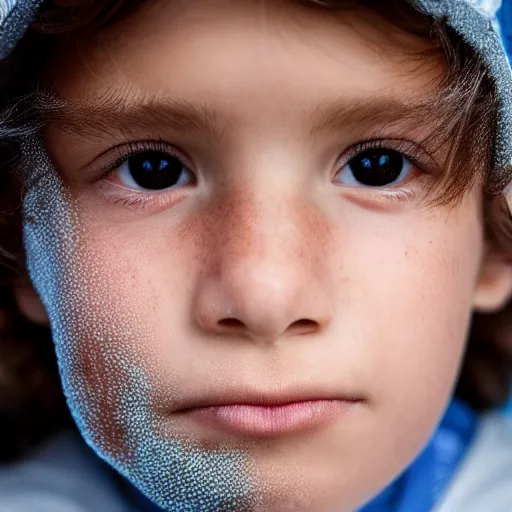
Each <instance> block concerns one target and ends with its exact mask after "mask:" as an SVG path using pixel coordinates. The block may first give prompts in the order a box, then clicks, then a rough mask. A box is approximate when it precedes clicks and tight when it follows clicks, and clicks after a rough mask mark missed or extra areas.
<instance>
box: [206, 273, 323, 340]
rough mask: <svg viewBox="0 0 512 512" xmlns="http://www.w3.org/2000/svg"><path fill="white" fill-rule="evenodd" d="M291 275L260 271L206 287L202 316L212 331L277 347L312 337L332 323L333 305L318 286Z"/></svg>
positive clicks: (228, 277)
mask: <svg viewBox="0 0 512 512" xmlns="http://www.w3.org/2000/svg"><path fill="white" fill-rule="evenodd" d="M304 283H305V281H301V280H300V279H298V276H294V275H292V273H291V272H290V271H286V270H285V269H280V271H279V272H270V271H269V269H267V271H266V272H264V271H263V269H259V271H258V269H255V270H254V272H247V271H246V272H244V273H242V274H241V275H238V276H237V275H236V274H235V273H233V271H231V273H230V274H229V276H224V278H223V279H220V280H218V279H212V280H209V282H208V283H203V286H202V287H201V291H200V293H199V295H198V297H197V302H196V318H197V321H198V323H199V325H200V326H201V328H202V329H203V330H205V331H208V332H210V333H214V334H217V335H224V336H230V337H231V336H237V337H240V338H245V339H249V340H251V341H253V342H258V343H264V344H272V343H275V342H277V341H278V340H279V339H281V338H285V337H291V336H299V335H311V334H315V333H317V332H319V331H320V330H321V329H322V328H323V327H324V326H325V325H326V324H327V323H328V322H329V313H328V307H327V305H328V302H327V301H326V300H325V298H323V297H321V295H322V294H321V293H320V291H319V290H316V291H315V290H314V288H315V285H314V284H313V283H308V284H309V286H306V285H305V284H304Z"/></svg>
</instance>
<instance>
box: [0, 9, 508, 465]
mask: <svg viewBox="0 0 512 512" xmlns="http://www.w3.org/2000/svg"><path fill="white" fill-rule="evenodd" d="M297 1H299V0H297ZM140 2H141V0H47V1H45V2H43V4H42V7H41V9H40V12H39V15H38V17H37V20H36V22H35V23H34V25H33V26H32V28H31V30H29V32H28V33H27V35H26V36H25V38H24V39H23V40H22V41H21V43H20V44H19V45H18V46H17V48H16V49H15V50H14V51H13V52H12V54H11V55H10V56H9V57H8V58H7V59H5V60H4V61H3V62H1V63H0V77H2V78H1V79H0V119H2V118H3V119H4V122H3V123H0V167H1V168H2V171H3V172H1V173H0V204H1V207H0V213H1V215H0V246H1V250H0V261H1V263H2V265H0V460H8V459H12V458H15V457H18V456H20V455H21V454H22V453H23V452H24V451H26V450H27V449H28V448H29V447H31V446H33V445H34V444H35V443H37V442H39V441H41V440H42V439H44V438H45V437H47V436H49V435H50V434H51V433H53V432H55V431H57V430H58V429H60V428H64V427H69V426H71V425H72V421H71V419H70V415H69V412H68V409H67V407H66V404H65V401H64V398H63V394H62V390H61V387H60V382H59V377H58V371H57V365H56V361H55V355H54V348H53V344H52V340H51V336H50V330H49V329H48V328H46V327H42V326H38V325H35V324H34V323H33V322H31V321H30V320H29V319H27V318H25V317H24V316H23V315H22V314H21V312H20V309H19V307H18V305H17V302H16V298H15V295H14V293H13V285H14V284H15V283H16V284H22V283H25V284H26V285H27V286H29V279H28V276H27V273H26V269H25V265H24V261H25V258H24V251H23V242H22V236H21V226H22V219H21V208H20V202H21V197H22V190H23V184H22V183H20V182H19V180H17V179H16V174H15V173H14V172H12V169H13V168H14V166H13V161H15V160H16V158H15V157H16V149H17V148H16V137H17V135H19V134H20V133H23V131H24V130H26V129H27V128H26V127H27V126H28V125H31V126H32V129H37V128H38V127H40V125H39V124H37V123H35V124H34V120H35V118H34V117H33V115H35V114H34V113H35V109H33V108H32V107H31V103H30V101H29V100H28V99H29V98H30V95H29V93H30V92H33V91H35V90H37V89H38V87H39V86H40V84H39V77H40V71H41V66H42V63H43V62H44V57H45V55H47V54H48V52H50V51H51V48H52V44H55V41H58V40H59V38H60V37H63V34H70V33H72V32H75V31H79V32H80V31H87V30H99V29H101V28H102V27H103V26H105V25H106V24H112V23H116V22H119V21H121V20H122V19H123V18H124V17H126V16H129V15H130V14H131V13H132V11H133V10H134V9H136V8H137V6H138V5H139V3H140ZM300 3H301V4H304V6H305V7H308V8H327V9H340V8H347V7H351V6H354V5H357V6H358V7H360V6H363V7H366V8H369V9H373V10H376V11H378V12H379V13H380V14H381V15H382V16H383V17H385V18H386V19H387V20H389V21H391V22H392V23H393V24H395V25H396V26H400V27H402V28H403V27H405V28H406V30H408V31H409V32H411V33H413V34H415V35H418V36H420V37H423V38H425V39H426V40H429V41H431V42H432V43H433V45H432V46H433V49H432V52H431V53H432V54H433V55H434V56H436V57H439V55H441V56H443V57H444V59H445V60H446V63H447V65H448V66H447V69H448V72H447V74H446V77H445V79H444V81H443V84H442V92H443V95H444V96H443V97H444V103H442V105H443V108H444V109H450V112H452V113H453V116H451V118H452V122H451V123H450V124H449V125H448V126H446V127H445V128H444V129H443V137H446V138H447V139H446V140H450V141H451V154H450V156H449V159H448V164H447V165H448V166H449V167H450V171H451V175H452V176H453V180H452V181H451V182H450V183H448V184H447V187H446V193H445V194H444V200H445V201H453V200H454V199H456V198H457V197H460V195H461V193H462V192H463V190H464V189H465V187H468V184H470V183H472V182H473V181H472V179H474V175H475V172H474V170H475V169H477V170H478V172H477V173H476V175H477V177H478V176H479V177H480V178H481V179H482V181H484V182H485V184H486V187H487V188H486V190H487V191H488V193H486V197H487V201H486V213H485V221H486V226H485V228H486V232H487V237H488V240H489V242H490V244H491V246H492V247H493V248H495V249H496V250H497V252H498V253H500V254H502V255H503V257H508V255H511V256H512V223H511V222H510V217H509V215H508V209H507V207H506V205H505V203H504V201H503V199H501V198H500V197H499V196H495V195H492V194H491V193H495V192H497V191H498V190H499V188H500V186H501V185H502V184H499V183H495V182H494V181H493V174H492V173H491V172H490V171H491V162H492V156H493V155H492V148H493V140H494V126H495V122H496V119H495V115H496V102H497V100H496V96H495V91H494V88H493V83H492V81H491V80H490V78H489V77H488V75H487V71H486V68H485V66H484V64H483V63H482V62H481V60H480V58H479V57H478V56H477V55H476V54H475V53H474V52H473V51H472V50H471V49H470V48H469V47H468V46H466V45H465V44H463V43H462V42H461V41H460V39H459V38H458V37H457V36H456V35H455V34H454V33H453V32H452V31H450V29H448V28H447V27H446V25H445V24H444V23H443V22H442V20H441V21H434V20H433V19H431V18H429V17H428V16H426V15H425V14H422V13H421V12H418V10H417V9H414V8H412V7H411V5H410V2H407V3H406V2H404V1H403V0H390V1H386V2H382V0H363V1H358V2H355V1H350V0H302V1H301V2H300ZM27 54H29V55H30V60H31V65H30V66H26V65H25V66H24V65H23V63H24V62H26V58H27ZM422 57H428V56H427V55H426V54H424V55H422ZM34 63H36V64H34ZM37 63H39V65H38V64H37ZM1 112H3V115H1ZM12 118H17V122H16V123H14V124H13V123H11V122H10V120H11V119H12ZM20 119H22V121H20ZM2 126H3V127H4V128H2ZM34 126H35V128H34ZM2 141H3V142H2ZM475 141H478V143H475ZM470 178H471V179H470ZM511 375H512V302H511V303H510V304H508V305H507V306H506V307H505V308H504V309H503V310H502V311H500V312H498V313H496V314H488V315H481V314H475V315H474V318H473V322H472V327H471V331H470V335H469V342H468V348H467V351H466V356H465V359H464V361H463V363H462V368H461V375H460V379H459V382H458V386H457V390H456V393H457V395H458V396H459V397H461V398H462V399H464V400H466V401H467V402H468V403H469V404H471V405H472V406H473V407H474V408H476V409H477V410H484V409H488V408H491V407H496V406H500V405H502V404H504V403H505V401H506V400H507V398H508V394H509V385H510V376H511Z"/></svg>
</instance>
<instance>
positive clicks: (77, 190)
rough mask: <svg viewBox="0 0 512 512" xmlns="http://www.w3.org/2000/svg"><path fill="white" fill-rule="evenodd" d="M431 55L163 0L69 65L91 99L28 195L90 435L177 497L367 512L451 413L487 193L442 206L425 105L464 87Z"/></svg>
mask: <svg viewBox="0 0 512 512" xmlns="http://www.w3.org/2000/svg"><path fill="white" fill-rule="evenodd" d="M391 33H392V34H393V35H392V36H391V35H390V34H391ZM422 44H423V43H422V42H420V41H418V40H416V39H415V38H413V37H412V36H408V35H406V34H405V33H403V34H401V33H397V31H396V30H395V29H394V28H391V27H387V26H386V25H385V24H384V22H383V21H382V20H380V19H379V18H377V17H374V16H373V15H371V14H370V13H367V12H364V13H363V12H355V11H351V12H347V11H344V12H342V13H338V14H333V13H329V12H327V11H320V10H319V11H317V10H309V9H304V8H300V7H298V6H297V5H296V4H295V3H292V2H268V3H267V2H256V1H249V0H247V1H237V2H230V1H228V0H215V1H208V2H206V1H204V0H203V1H199V0H195V1H191V0H188V1H187V2H178V1H173V2H168V1H167V2H165V1H163V0H162V1H157V2H153V3H151V4H150V5H149V4H148V5H146V6H145V7H144V8H141V10H140V12H139V13H137V14H136V15H135V16H134V17H132V18H130V19H129V20H127V21H125V22H124V23H123V24H122V25H119V26H117V27H110V28H108V29H104V30H103V32H102V33H101V34H100V35H99V36H97V37H96V38H92V37H91V36H88V37H87V39H84V40H78V41H76V40H74V41H73V42H69V41H66V42H63V44H62V45H61V47H60V50H58V52H57V55H56V56H55V59H54V60H53V62H51V63H50V64H49V65H48V68H47V79H48V80H49V81H51V82H54V83H55V85H56V86H57V89H58V91H59V93H60V94H61V95H62V96H63V97H64V98H65V99H66V100H69V102H70V108H69V110H68V111H67V113H66V118H62V119H61V120H60V121H59V122H56V123H55V124H54V125H53V126H51V127H50V128H49V129H48V130H47V132H46V133H45V142H46V145H47V148H48V150H49V154H50V156H51V158H52V160H53V163H54V164H55V168H56V169H57V173H52V171H48V172H43V173H42V174H41V177H40V180H39V182H38V186H37V187H34V188H33V189H32V190H31V191H29V193H28V195H27V198H26V203H25V209H26V212H27V220H26V224H25V236H26V245H27V252H28V263H29V269H30V272H31V277H32V279H33V281H34V284H35V286H36V289H37V290H38V292H39V293H40V295H41V297H42V299H43V302H44V304H45V307H46V310H47V311H48V314H49V319H50V322H51V326H52V330H53V336H54V340H55V343H56V348H57V353H58V356H59V364H60V368H61V373H62V379H63V386H64V389H65V392H66V394H67V397H68V401H69V405H70V407H71V409H72V411H73V413H74V416H75V419H76V421H77V423H78V425H79V427H80V429H81V431H82V433H83V435H84V437H85V438H86V439H87V441H88V442H89V443H90V444H91V445H92V446H93V447H94V448H95V449H96V450H97V451H98V453H99V454H100V455H101V456H103V457H104V458H106V459H107V460H108V461H109V462H110V463H111V464H112V465H113V466H114V467H116V468H117V469H118V470H120V471H121V472H123V474H125V475H126V476H128V477H129V478H130V479H131V480H132V481H133V482H134V483H135V484H136V485H138V486H139V487H140V488H141V489H142V490H143V491H144V492H145V493H146V494H148V495H149V496H150V497H151V498H152V499H154V500H155V501H156V502H157V503H158V504H160V505H161V506H162V507H164V508H167V509H168V510H171V509H172V510H174V508H173V507H177V508H176V510H177V509H178V508H179V506H182V507H184V508H179V510H211V511H217V510H264V511H272V510H275V511H281V510H303V511H306V510H307V511H315V512H318V511H334V510H336V511H349V510H352V509H353V508H354V507H356V506H358V505H361V504H362V502H364V501H365V500H366V499H368V498H370V497H371V496H372V495H373V494H375V493H376V492H377V491H378V490H379V489H380V488H381V487H383V486H384V485H385V484H386V483H387V482H388V481H390V479H392V478H393V477H394V476H395V475H396V474H397V473H398V472H400V471H401V470H402V469H403V468H404V467H405V466H406V465H407V464H408V463H409V462H410V461H411V460H412V459H413V457H414V456H415V455H416V454H417V452H418V451H419V450H420V449H421V448H422V446H423V445H424V444H425V443H426V441H427V439H428V437H429V436H430V434H431V432H432V430H433V429H434V427H435V425H436V423H437V422H438V420H439V418H440V416H441V415H442V413H443V411H444V408H445V406H446V404H447V402H448V400H449V398H450V396H451V393H452V388H453V385H454V381H455V379H456V376H457V372H458V367H459V364H460V360H461V356H462V352H463V349H464V341H465V336H466V331H467V327H468V322H469V318H470V315H471V311H472V308H473V305H474V304H475V303H478V301H479V300H480V297H481V294H482V293H484V291H485V290H484V291H482V285H481V284H480V282H479V279H478V276H479V272H480V269H481V264H482V254H483V235H482V227H481V206H482V205H481V199H480V198H481V186H479V185H475V186H474V187H472V188H471V190H470V191H469V193H468V194H467V195H466V196H465V197H464V198H463V199H462V200H461V201H460V203H457V204H456V205H449V206H439V205H438V206H434V205H432V204H430V203H429V205H427V201H426V199H427V192H428V191H429V190H430V189H431V187H432V185H435V184H436V183H438V184H439V183H441V181H442V179H444V178H443V176H442V172H443V171H442V169H438V168H437V166H436V163H435V162H436V161H437V162H442V160H443V156H445V155H446V152H447V151H448V148H447V147H443V146H437V147H435V148H431V147H427V146H425V144H423V142H422V141H423V140H424V139H425V138H426V136H427V135H428V134H429V133H430V132H431V131H432V130H433V129H434V127H433V125H431V124H429V122H427V121H426V120H425V119H418V118H417V116H416V117H415V116H414V113H415V111H416V110H415V107H414V105H416V104H421V103H423V102H424V101H425V100H428V99H429V98H430V97H431V96H432V95H434V94H436V91H435V88H434V83H435V82H436V79H437V78H438V77H439V76H440V75H441V74H442V73H443V72H444V68H443V65H442V63H441V62H440V61H437V60H435V59H432V60H431V61H430V62H426V63H423V65H421V66H420V65H419V61H418V57H417V55H416V54H415V55H412V52H411V50H412V51H414V52H415V51H416V50H418V51H420V50H422V49H424V47H423V46H422ZM72 109H73V112H72ZM402 110H403V111H402ZM41 166H43V164H41ZM35 172H36V171H35ZM34 213H36V214H37V215H36V216H34V215H33V214H34ZM488 285H489V283H487V287H488ZM487 290H488V288H487ZM290 402H294V405H288V406H284V405H283V403H290ZM263 403H266V404H267V407H263V406H262V404H263ZM269 404H273V406H272V407H270V406H269ZM277 404H281V405H280V406H277ZM201 499H202V500H203V501H200V500H201ZM186 506H188V507H190V508H185V507H186ZM194 507H195V508H194Z"/></svg>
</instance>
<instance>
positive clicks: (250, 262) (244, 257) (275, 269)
mask: <svg viewBox="0 0 512 512" xmlns="http://www.w3.org/2000/svg"><path fill="white" fill-rule="evenodd" d="M297 202H298V199H293V198H292V197H286V195H285V194H283V193H281V194H280V193H278V192H277V191H276V192H275V193H273V194H272V195H269V193H268V191H265V192H262V193H261V194H258V193H257V192H256V193H252V194H249V193H247V192H246V193H241V194H239V196H238V197H237V198H234V199H233V200H231V201H228V202H227V203H226V204H225V205H224V208H225V212H224V215H225V220H227V221H228V222H222V225H223V229H222V237H221V241H220V242H221V247H220V249H221V250H220V252H219V254H218V258H219V264H220V268H221V269H222V271H223V274H224V275H228V274H230V273H231V274H233V277H236V275H237V273H238V272H241V273H242V274H243V276H245V277H246V278H247V279H256V280H258V281H260V280H270V279H272V280H275V281H277V280H279V277H280V276H281V278H282V279H284V277H285V275H286V274H288V273H290V272H293V271H295V270H296V269H298V268H300V269H301V270H302V271H306V268H307V267H308V266H309V264H310V262H309V261H308V260H309V256H310V249H311V246H310V244H309V243H308V241H309V242H311V240H312V239H311V235H312V234H311V233H308V232H307V231H308V223H307V222H305V219H302V218H301V216H302V215H301V214H299V212H298V210H299V209H300V205H299V204H297Z"/></svg>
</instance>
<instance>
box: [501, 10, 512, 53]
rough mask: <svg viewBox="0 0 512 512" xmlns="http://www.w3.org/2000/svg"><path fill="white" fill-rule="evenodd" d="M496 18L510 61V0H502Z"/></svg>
mask: <svg viewBox="0 0 512 512" xmlns="http://www.w3.org/2000/svg"><path fill="white" fill-rule="evenodd" d="M498 20H499V22H500V28H501V36H502V39H503V43H504V44H505V49H506V50H507V54H508V58H509V60H511V61H512V0H503V3H502V5H501V9H500V10H499V11H498Z"/></svg>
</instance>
